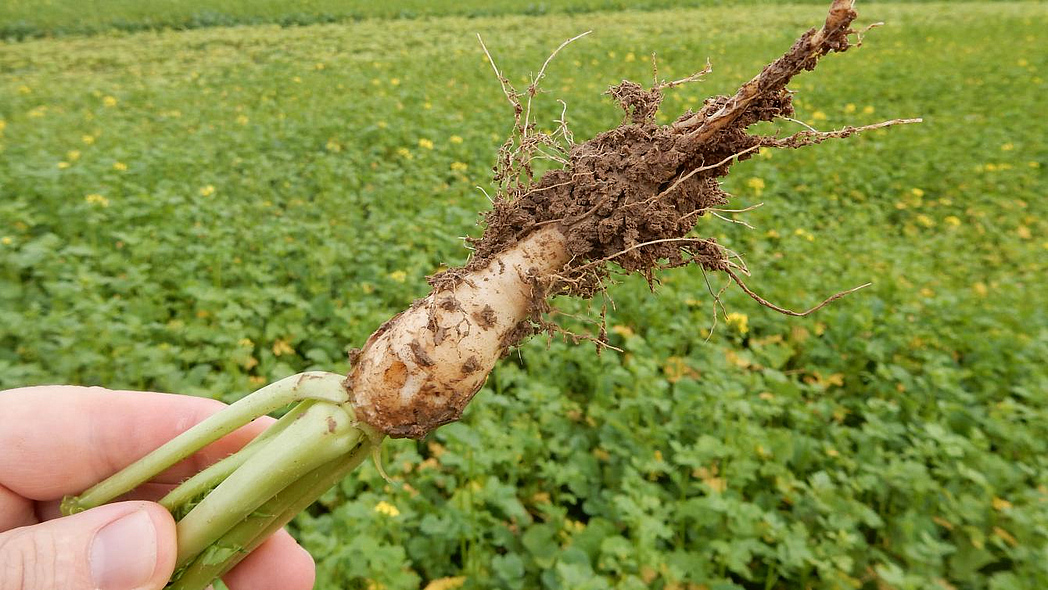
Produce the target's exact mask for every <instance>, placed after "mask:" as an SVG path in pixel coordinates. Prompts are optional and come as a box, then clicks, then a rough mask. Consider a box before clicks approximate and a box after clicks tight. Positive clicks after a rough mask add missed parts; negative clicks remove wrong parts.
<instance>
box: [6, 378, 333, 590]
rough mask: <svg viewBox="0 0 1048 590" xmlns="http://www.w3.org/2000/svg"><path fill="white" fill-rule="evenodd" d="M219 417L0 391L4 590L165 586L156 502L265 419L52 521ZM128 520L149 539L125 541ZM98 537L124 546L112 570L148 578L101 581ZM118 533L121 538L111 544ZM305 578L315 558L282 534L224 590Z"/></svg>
mask: <svg viewBox="0 0 1048 590" xmlns="http://www.w3.org/2000/svg"><path fill="white" fill-rule="evenodd" d="M223 407H225V405H224V404H222V403H221V402H218V401H215V400H209V399H203V398H196V397H190V396H180V395H171V394H162V393H147V392H135V391H111V390H107V389H102V388H98V387H74V386H42V387H26V388H21V389H11V390H7V391H2V392H0V587H3V588H5V589H7V588H11V589H12V590H51V589H56V590H57V589H58V588H62V589H66V590H94V589H95V588H99V587H101V588H102V590H159V589H161V588H163V587H164V585H165V584H166V583H167V581H168V579H169V578H170V576H171V573H172V570H173V568H174V563H175V551H176V538H175V523H174V520H173V519H172V518H171V516H170V514H169V513H168V512H167V511H166V510H165V509H164V508H163V507H161V506H160V505H158V504H155V503H154V501H155V500H157V499H159V498H160V497H162V496H163V495H164V494H166V493H167V492H169V491H170V490H171V489H173V488H174V487H175V484H177V483H178V482H180V481H182V480H184V479H186V478H188V477H189V476H191V475H193V474H194V473H196V472H197V471H199V470H201V469H202V468H204V467H206V466H208V465H210V464H212V463H214V462H215V461H217V460H219V459H221V458H222V457H225V456H227V455H229V454H231V453H233V452H235V451H236V450H238V449H239V448H241V447H242V446H243V445H245V444H246V443H247V442H248V441H250V440H251V439H252V438H254V437H255V436H256V435H258V434H259V433H260V432H262V431H263V430H264V429H265V428H266V427H267V426H269V425H270V424H272V422H273V420H272V419H270V418H260V419H258V420H256V421H254V422H253V423H251V424H249V425H247V426H244V427H243V428H241V429H239V430H237V431H236V432H233V433H232V434H229V435H228V436H226V437H224V438H222V439H221V440H219V441H217V442H215V443H213V444H211V445H209V446H208V447H206V448H205V449H203V450H201V451H200V452H198V453H196V454H195V455H193V456H192V457H190V458H189V459H187V460H185V461H183V462H181V463H179V464H178V465H175V466H174V467H172V468H170V469H168V470H167V471H165V472H164V473H162V474H161V475H159V476H157V477H156V478H154V479H153V480H152V481H150V482H149V483H146V484H143V485H142V486H140V487H139V488H137V489H135V490H134V491H132V492H131V493H129V494H127V495H126V496H124V497H122V498H120V499H119V500H120V501H119V502H116V503H113V504H109V505H106V506H101V507H99V508H94V509H92V510H88V511H86V512H83V513H80V514H76V515H74V516H69V517H60V513H59V503H60V501H61V499H62V497H63V496H65V495H67V494H78V493H80V492H82V491H83V490H85V489H86V488H88V487H90V486H91V485H93V484H95V483H97V482H98V481H101V480H103V479H105V478H106V477H108V476H109V475H112V474H113V473H116V472H117V471H119V470H121V469H123V468H124V467H126V466H127V465H129V464H131V463H133V462H134V461H136V460H138V459H139V458H141V457H142V456H143V455H145V454H146V453H148V452H149V451H152V450H153V449H155V448H157V447H159V446H160V445H162V444H163V443H165V442H167V441H168V440H170V439H172V438H174V437H175V436H176V435H178V434H180V433H181V432H183V431H185V430H186V429H188V428H189V427H190V426H192V425H194V424H196V423H198V422H200V421H201V420H203V419H204V418H206V417H207V416H210V415H211V414H214V413H215V412H217V411H219V410H220V409H222V408H223ZM146 516H148V518H146ZM125 518H127V520H125ZM128 522H137V523H140V524H141V523H145V530H146V531H149V530H152V531H155V534H150V535H146V536H145V538H144V540H143V538H139V537H141V535H139V536H134V535H132V534H131V531H136V530H141V528H138V529H136V528H134V527H133V526H132V527H128V526H125V524H124V523H128ZM150 524H151V525H152V528H151V529H150V527H149V525H150ZM109 525H113V526H111V527H110V526H109ZM107 527H109V528H108V529H107ZM103 530H106V531H116V535H115V536H117V537H118V538H117V543H118V544H119V543H123V544H124V545H123V547H125V549H121V551H120V553H121V555H116V556H110V558H108V559H109V561H108V563H109V564H110V565H112V564H113V563H114V562H116V561H119V560H121V559H136V560H139V561H141V562H146V563H149V564H150V565H149V566H148V567H146V566H143V567H145V570H144V571H145V574H143V575H142V576H137V578H138V579H135V580H132V579H131V578H135V577H136V576H135V575H134V572H133V571H131V570H133V569H134V568H133V567H130V568H129V567H122V568H118V569H120V570H121V571H119V572H117V573H114V572H113V571H108V572H107V571H104V570H105V569H106V568H105V567H104V566H103V565H102V564H101V562H102V561H103V560H102V558H101V557H100V555H102V554H104V553H100V552H101V551H102V550H101V549H100V548H99V545H101V544H102V543H101V542H97V539H99V538H101V535H102V533H101V532H100V531H103ZM124 531H128V533H127V534H124V535H123V539H121V538H119V537H120V535H121V534H122V533H123V532H124ZM151 539H152V540H151ZM110 553H112V551H110ZM112 569H113V567H110V568H109V570H112ZM150 571H151V573H149V572H150ZM99 576H102V579H103V582H102V583H100V582H99ZM313 580H314V565H313V559H312V558H311V557H310V556H309V554H308V553H306V552H305V550H303V549H302V548H301V547H299V546H298V544H297V543H296V542H295V540H294V539H293V538H292V537H291V535H290V534H288V533H287V532H286V531H283V530H281V531H280V532H278V533H276V534H274V535H273V536H272V537H270V538H269V539H268V540H267V541H266V542H265V543H263V544H262V545H261V546H260V547H259V548H258V549H256V550H255V551H254V552H253V553H252V554H251V555H250V556H248V557H247V558H246V559H244V561H243V562H241V563H240V564H239V565H238V566H237V567H236V568H234V569H233V570H232V571H231V572H230V573H229V574H227V575H226V576H225V578H224V581H225V583H226V584H227V585H228V586H229V587H230V589H231V590H248V589H251V590H270V589H272V590H307V589H309V588H312V587H313Z"/></svg>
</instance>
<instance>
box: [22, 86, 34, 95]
mask: <svg viewBox="0 0 1048 590" xmlns="http://www.w3.org/2000/svg"><path fill="white" fill-rule="evenodd" d="M32 91H33V89H32V88H30V87H28V86H26V85H25V84H22V85H21V86H19V87H18V92H19V93H21V94H29V93H30V92H32Z"/></svg>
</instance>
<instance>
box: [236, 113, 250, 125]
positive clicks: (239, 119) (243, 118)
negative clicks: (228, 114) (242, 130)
mask: <svg viewBox="0 0 1048 590" xmlns="http://www.w3.org/2000/svg"><path fill="white" fill-rule="evenodd" d="M247 122H248V118H247V115H240V116H238V117H237V123H240V124H241V125H247Z"/></svg>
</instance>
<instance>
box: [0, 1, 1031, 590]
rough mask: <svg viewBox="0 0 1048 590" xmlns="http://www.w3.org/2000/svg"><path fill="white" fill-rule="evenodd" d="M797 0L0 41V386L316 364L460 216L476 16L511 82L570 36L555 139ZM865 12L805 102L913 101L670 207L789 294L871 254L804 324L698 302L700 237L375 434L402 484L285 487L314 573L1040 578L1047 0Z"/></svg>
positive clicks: (468, 200)
mask: <svg viewBox="0 0 1048 590" xmlns="http://www.w3.org/2000/svg"><path fill="white" fill-rule="evenodd" d="M17 5H18V3H15V4H13V5H10V6H17ZM823 10H824V7H822V6H813V5H797V6H793V5H786V6H776V7H774V8H773V7H768V6H764V7H750V8H746V9H743V8H726V7H712V8H701V9H687V10H655V11H648V12H594V13H585V14H568V13H564V14H558V15H551V16H523V15H503V16H498V17H478V18H465V17H456V16H450V17H441V18H429V19H422V20H404V19H400V20H377V19H376V20H366V21H362V22H356V23H352V22H351V23H335V24H317V25H311V26H303V27H295V28H282V27H280V26H279V25H278V24H263V25H257V26H241V27H234V28H220V27H211V28H201V29H196V30H190V31H147V32H140V33H135V34H107V35H98V36H67V37H62V38H56V39H39V40H29V41H23V42H11V43H7V44H3V45H0V388H3V387H13V386H19V385H27V384H34V383H55V382H62V383H83V384H98V385H105V386H108V387H113V388H141V389H154V390H161V391H174V392H182V393H188V394H194V395H204V396H211V397H217V398H221V399H224V400H226V401H231V400H233V399H236V398H238V397H240V396H242V395H244V394H245V393H246V392H248V391H251V390H252V389H255V388H257V387H259V386H260V385H261V384H264V383H268V382H270V381H272V380H275V379H277V378H280V377H283V376H286V375H289V374H292V373H295V372H298V371H302V370H306V369H314V368H316V369H324V370H336V371H343V372H344V371H346V370H347V368H348V362H347V360H346V351H347V349H349V348H352V347H355V346H360V345H361V344H362V343H363V340H364V339H365V338H366V336H367V335H368V334H369V333H370V332H371V331H372V330H374V329H375V328H376V327H377V326H378V325H379V324H381V323H382V322H383V321H385V320H386V319H388V318H389V316H390V315H392V314H393V313H396V312H397V311H399V310H401V309H403V308H404V307H405V306H406V305H408V304H409V303H410V302H411V301H412V300H413V299H414V298H416V297H420V296H422V295H423V294H424V293H425V292H426V291H427V286H426V284H425V276H426V275H427V274H431V273H433V272H434V271H435V270H437V269H438V268H440V267H441V266H442V265H450V264H460V263H462V262H464V261H465V259H466V257H467V255H468V251H467V250H466V249H465V248H464V247H463V244H462V241H461V240H460V237H461V236H465V235H478V234H479V229H478V228H477V227H476V225H475V223H476V220H477V212H478V211H480V210H483V209H485V208H486V207H487V206H488V201H487V200H486V199H485V196H484V194H483V192H482V190H478V187H480V188H481V189H486V187H487V186H488V180H489V178H488V176H489V170H490V167H491V165H492V163H493V162H494V156H495V152H496V150H497V148H498V146H499V144H500V143H501V142H502V140H503V139H504V138H505V136H506V134H507V132H508V131H509V129H510V126H511V123H512V113H511V111H510V109H509V105H508V104H507V103H506V101H505V98H504V97H503V96H502V94H501V92H500V90H499V86H498V83H497V81H496V80H495V78H494V76H493V75H492V72H491V68H490V65H489V64H488V63H486V62H485V60H484V57H483V53H482V52H481V51H480V50H479V46H478V44H477V41H476V36H475V34H476V33H480V34H482V35H483V37H484V40H485V42H486V43H487V45H488V47H489V48H490V49H491V51H492V54H493V56H494V58H495V60H496V61H497V62H498V64H499V66H500V67H501V68H503V70H504V71H506V72H507V73H509V75H510V77H511V78H512V79H513V81H514V82H519V83H522V85H523V83H524V81H525V79H526V76H527V74H529V73H530V72H533V71H535V70H536V69H537V67H538V66H539V65H540V64H541V62H542V60H543V59H544V58H545V56H546V55H547V54H548V53H549V51H550V50H551V49H552V48H554V47H556V46H557V45H558V44H559V43H560V42H561V41H563V40H564V39H566V38H568V37H571V36H573V35H575V34H577V33H579V32H581V31H584V30H589V29H592V30H593V31H594V32H593V34H591V35H590V36H588V37H587V38H585V39H583V40H581V41H578V42H576V43H575V44H573V45H571V46H569V47H568V48H567V49H565V50H564V51H563V52H562V53H561V54H560V55H559V56H558V58H557V60H556V61H554V62H553V64H552V66H551V67H550V69H549V71H548V78H547V80H546V90H547V91H548V92H547V93H545V94H542V95H540V97H539V100H540V101H541V102H542V106H541V109H540V114H541V119H540V120H541V121H543V124H544V125H547V126H548V127H549V128H550V129H552V128H553V126H554V125H555V123H554V121H553V119H554V117H556V116H558V115H559V114H560V105H559V104H557V103H556V101H555V99H558V98H560V99H563V100H565V101H566V102H567V104H568V111H567V120H568V122H569V123H570V124H571V125H572V127H573V129H574V132H575V136H576V138H580V139H581V138H587V137H590V136H592V135H593V134H595V133H597V132H599V131H601V130H603V129H606V128H609V127H611V126H614V125H616V124H617V123H618V122H619V121H620V120H621V111H618V110H617V107H615V106H614V105H613V104H612V103H611V102H610V101H609V100H607V98H606V97H602V96H601V92H603V91H604V90H605V89H606V88H607V87H608V86H609V85H611V84H614V83H617V82H618V81H620V80H621V79H623V78H630V79H634V80H639V81H648V80H650V78H651V63H650V55H651V53H652V52H658V56H659V73H660V75H661V76H663V77H667V78H672V77H680V76H683V75H687V74H689V73H691V72H692V71H694V70H697V69H699V68H701V66H702V65H703V64H704V63H705V61H706V58H707V57H709V58H710V60H711V62H712V63H713V66H714V71H713V73H712V74H711V75H710V76H708V78H707V79H706V80H705V81H704V82H702V83H700V84H695V85H690V86H686V87H684V88H681V89H679V90H674V91H672V92H671V93H670V94H669V96H668V97H667V99H666V102H665V104H664V111H665V114H664V115H662V116H661V118H660V121H662V122H667V121H669V120H670V119H671V118H675V117H676V116H677V115H678V114H679V113H680V112H683V111H684V110H685V109H687V108H696V107H697V105H700V104H701V101H702V99H703V98H704V97H705V96H707V95H708V94H712V93H727V92H732V91H733V90H734V88H735V87H736V86H737V85H738V84H739V83H740V82H742V81H744V80H745V79H748V78H749V77H750V76H751V75H753V74H754V73H756V72H757V71H759V68H760V67H761V66H762V65H763V64H764V63H766V62H767V61H768V60H769V59H772V58H774V57H775V56H777V55H778V54H779V53H781V52H782V51H783V50H784V49H785V48H787V47H788V46H789V44H790V43H791V42H792V40H793V39H794V38H795V37H796V35H797V34H798V33H799V32H800V31H802V30H804V29H805V28H807V27H809V26H811V25H813V24H817V23H818V22H819V20H820V19H821V17H822V16H823ZM860 14H861V20H862V21H864V22H873V21H878V20H881V21H885V22H886V23H888V24H887V26H885V27H883V28H880V29H876V30H875V31H873V32H872V33H871V34H870V36H869V37H868V38H867V42H866V44H865V45H864V46H863V47H862V48H861V49H859V50H857V51H854V52H848V53H847V54H844V55H835V56H830V57H829V58H828V59H826V60H825V61H824V62H823V63H822V64H821V65H820V67H819V69H818V71H816V72H814V73H812V74H808V75H806V76H804V77H802V78H800V79H799V80H798V81H797V82H796V83H795V84H793V85H792V88H793V89H794V90H796V91H798V95H797V104H798V118H799V119H801V120H802V121H803V122H805V123H807V124H811V125H815V126H817V127H820V128H833V127H839V126H842V125H845V124H848V123H856V124H858V123H872V122H875V121H877V120H880V119H886V118H894V117H911V116H922V117H924V118H925V123H923V124H921V125H912V126H906V127H902V128H896V129H890V130H886V131H876V132H872V133H870V134H868V135H865V136H862V137H857V138H852V139H849V140H846V141H843V142H837V143H828V144H823V145H821V146H816V147H812V148H807V149H805V150H803V151H798V152H767V153H762V154H761V155H760V156H759V157H756V158H754V159H752V160H750V161H747V162H745V163H743V164H741V165H738V166H736V167H735V168H734V169H733V172H732V175H731V176H730V178H729V180H728V182H727V183H726V187H725V188H727V189H729V190H731V191H732V192H733V193H734V194H735V195H737V199H736V200H735V202H734V203H733V205H738V208H743V207H747V206H750V205H754V204H757V203H762V202H763V203H765V206H764V207H762V208H760V209H756V210H753V211H750V212H748V213H745V214H741V215H738V218H740V219H744V220H745V221H746V222H748V223H749V224H751V225H753V226H754V228H755V229H748V228H746V227H744V226H743V225H740V224H731V223H728V222H725V221H721V220H718V219H716V218H709V219H706V220H704V221H703V222H702V223H701V224H700V225H699V227H698V228H697V231H698V232H700V233H701V234H703V235H713V236H717V237H718V238H720V241H721V242H722V243H724V244H726V245H727V246H729V247H730V248H732V249H733V250H736V251H738V252H739V253H740V254H742V255H743V256H744V257H745V259H746V261H747V263H748V265H749V267H750V269H751V271H752V272H753V277H752V278H751V279H750V280H749V284H750V285H751V286H752V287H754V288H755V289H756V290H757V291H758V292H760V293H761V294H762V295H763V296H765V297H766V298H768V299H770V300H772V301H774V302H776V303H780V304H782V305H785V306H787V307H791V308H795V309H799V308H804V307H807V306H809V305H811V304H813V303H815V302H817V301H819V300H820V299H821V298H822V297H825V296H826V295H829V294H830V293H832V292H835V291H838V290H841V289H845V288H849V287H852V286H855V285H858V284H861V283H864V282H867V281H872V282H873V285H872V287H870V288H868V289H866V290H864V291H861V292H859V293H856V294H855V295H852V296H850V297H848V298H845V299H843V300H840V301H838V302H836V303H835V304H833V305H832V306H830V307H829V308H827V309H824V310H822V311H820V312H819V313H817V314H816V315H814V316H812V317H810V318H806V319H796V318H787V317H784V316H781V315H778V314H776V313H774V312H772V311H771V310H768V309H765V308H763V307H760V306H758V305H757V304H756V303H754V302H753V301H752V300H750V299H749V298H748V297H746V296H745V295H744V294H742V293H741V292H739V291H738V289H736V288H729V289H728V290H727V291H726V293H725V295H724V296H723V301H724V304H725V306H726V311H727V314H724V313H722V314H720V317H719V319H718V321H717V322H716V328H715V330H713V332H712V334H711V332H710V329H711V328H712V327H713V326H714V311H715V309H714V305H713V298H712V296H711V295H710V292H709V287H708V286H707V283H706V281H705V279H704V277H703V275H702V274H701V273H699V272H698V271H697V270H686V269H678V270H676V271H671V272H667V273H666V274H664V275H663V276H662V281H661V284H660V285H658V286H657V288H656V292H657V293H656V295H657V296H656V295H652V294H651V292H650V291H649V289H648V286H647V285H646V284H645V283H644V282H643V281H641V280H637V279H635V278H631V279H627V280H624V281H623V282H622V283H621V284H619V285H616V286H614V287H613V288H612V289H611V294H612V296H613V297H614V301H615V306H614V309H609V311H608V324H609V330H610V332H611V343H612V344H614V345H615V346H617V347H620V348H622V349H623V352H622V353H617V352H614V351H605V352H604V353H603V354H601V355H600V356H598V355H596V354H595V353H594V350H593V347H592V346H585V345H572V344H569V343H564V342H561V341H560V340H553V341H551V342H548V341H547V340H545V339H543V338H536V339H534V340H533V341H531V342H529V343H528V344H527V345H525V346H524V347H522V349H521V350H520V352H519V354H518V353H514V354H512V355H511V356H510V357H509V358H507V359H505V360H504V361H503V362H502V364H501V365H500V366H499V367H498V368H497V369H496V371H495V373H494V374H493V375H492V377H491V378H490V379H489V381H488V383H487V386H486V387H485V389H484V390H483V391H482V392H481V393H480V394H479V395H478V396H477V399H476V400H475V401H474V402H473V404H472V405H471V406H470V408H469V409H468V410H467V412H466V415H465V418H464V420H463V421H462V422H460V423H456V424H451V425H449V426H446V427H444V428H442V429H440V430H438V431H437V432H436V433H435V434H434V435H432V436H431V437H429V438H428V439H427V440H424V441H422V442H419V443H415V442H412V441H405V440H398V441H394V442H393V443H392V444H387V445H386V447H385V465H386V470H387V471H388V472H389V474H390V475H391V476H392V477H393V478H395V479H396V480H397V484H396V485H390V484H387V483H386V482H385V481H383V479H382V478H381V477H380V476H379V474H378V472H377V471H376V470H375V469H374V468H373V466H366V467H365V468H363V469H362V470H359V471H358V472H357V473H356V474H354V475H353V476H352V477H350V478H348V479H347V480H346V481H345V482H344V483H343V484H342V485H341V486H340V487H339V488H337V489H335V490H332V491H331V492H329V493H328V494H327V495H326V496H325V497H324V498H323V499H322V501H321V502H320V503H319V504H318V505H316V506H314V507H313V508H311V509H310V511H309V513H308V514H305V515H303V516H301V517H300V518H299V519H298V520H296V522H295V525H294V530H295V533H296V535H297V536H298V537H299V538H300V539H301V540H302V541H303V543H304V545H305V546H306V547H307V548H308V549H309V550H310V552H311V553H312V554H313V555H314V556H315V557H316V559H317V563H318V569H319V573H318V588H321V589H325V590H327V589H334V588H361V589H369V590H373V589H379V588H384V589H388V590H394V589H408V588H420V587H426V586H427V584H429V583H430V582H431V581H434V580H437V581H438V582H436V583H435V584H434V585H433V586H431V588H456V587H462V588H507V589H522V588H539V587H542V588H549V589H565V590H568V589H571V590H577V589H600V588H663V589H667V590H669V589H677V590H683V589H688V590H697V589H700V588H701V589H708V590H727V589H732V588H745V589H748V590H749V589H763V590H771V589H787V588H819V589H824V588H825V589H831V588H832V589H836V588H841V589H845V588H862V589H870V590H872V589H878V590H880V589H887V588H895V589H900V590H902V589H928V588H936V589H943V590H951V589H981V588H992V589H994V590H1006V589H1007V590H1010V589H1015V590H1019V589H1031V588H1042V587H1048V368H1046V364H1045V362H1044V359H1045V358H1048V314H1046V313H1045V309H1046V307H1048V288H1046V286H1048V285H1046V276H1048V264H1046V262H1045V261H1046V260H1048V221H1046V220H1048V217H1046V213H1048V206H1046V203H1045V199H1044V196H1045V194H1048V178H1046V176H1045V167H1046V166H1048V124H1046V122H1045V120H1044V114H1045V113H1048V84H1046V83H1045V76H1046V74H1048V48H1046V47H1048V46H1046V45H1045V43H1044V34H1043V31H1044V28H1045V25H1046V24H1048V5H1046V4H1044V3H1014V4H1011V3H997V2H992V3H990V2H987V3H964V4H955V3H951V4H949V5H947V4H923V3H919V4H883V3H877V4H870V5H868V6H865V7H863V6H861V5H860ZM5 18H8V17H5ZM270 20H272V19H270ZM12 22H14V21H13V20H11V19H10V18H8V20H6V21H4V22H3V26H11V23H12ZM273 22H276V21H273ZM794 130H795V129H793V128H789V127H784V128H783V129H782V131H784V132H791V131H794ZM709 280H710V282H711V284H712V288H713V290H714V291H716V290H717V289H719V288H720V287H721V285H723V284H724V282H725V279H724V278H723V277H719V276H714V275H711V276H710V277H709ZM559 307H561V308H562V309H564V310H565V311H566V312H569V313H570V314H572V315H575V316H585V315H588V316H590V317H595V316H596V314H597V312H598V311H599V306H596V307H594V308H588V307H586V306H585V305H583V304H579V303H574V302H562V303H560V304H559ZM564 318H567V319H564ZM561 319H563V323H564V324H565V325H566V326H568V327H571V328H572V329H576V330H586V329H593V327H592V326H587V325H586V324H584V323H581V322H580V321H579V320H576V319H571V318H570V317H569V316H567V315H565V316H563V317H562V318H561Z"/></svg>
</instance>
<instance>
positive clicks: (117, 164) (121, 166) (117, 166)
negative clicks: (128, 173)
mask: <svg viewBox="0 0 1048 590" xmlns="http://www.w3.org/2000/svg"><path fill="white" fill-rule="evenodd" d="M113 170H116V171H118V172H123V171H124V170H127V164H125V163H123V162H113Z"/></svg>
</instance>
